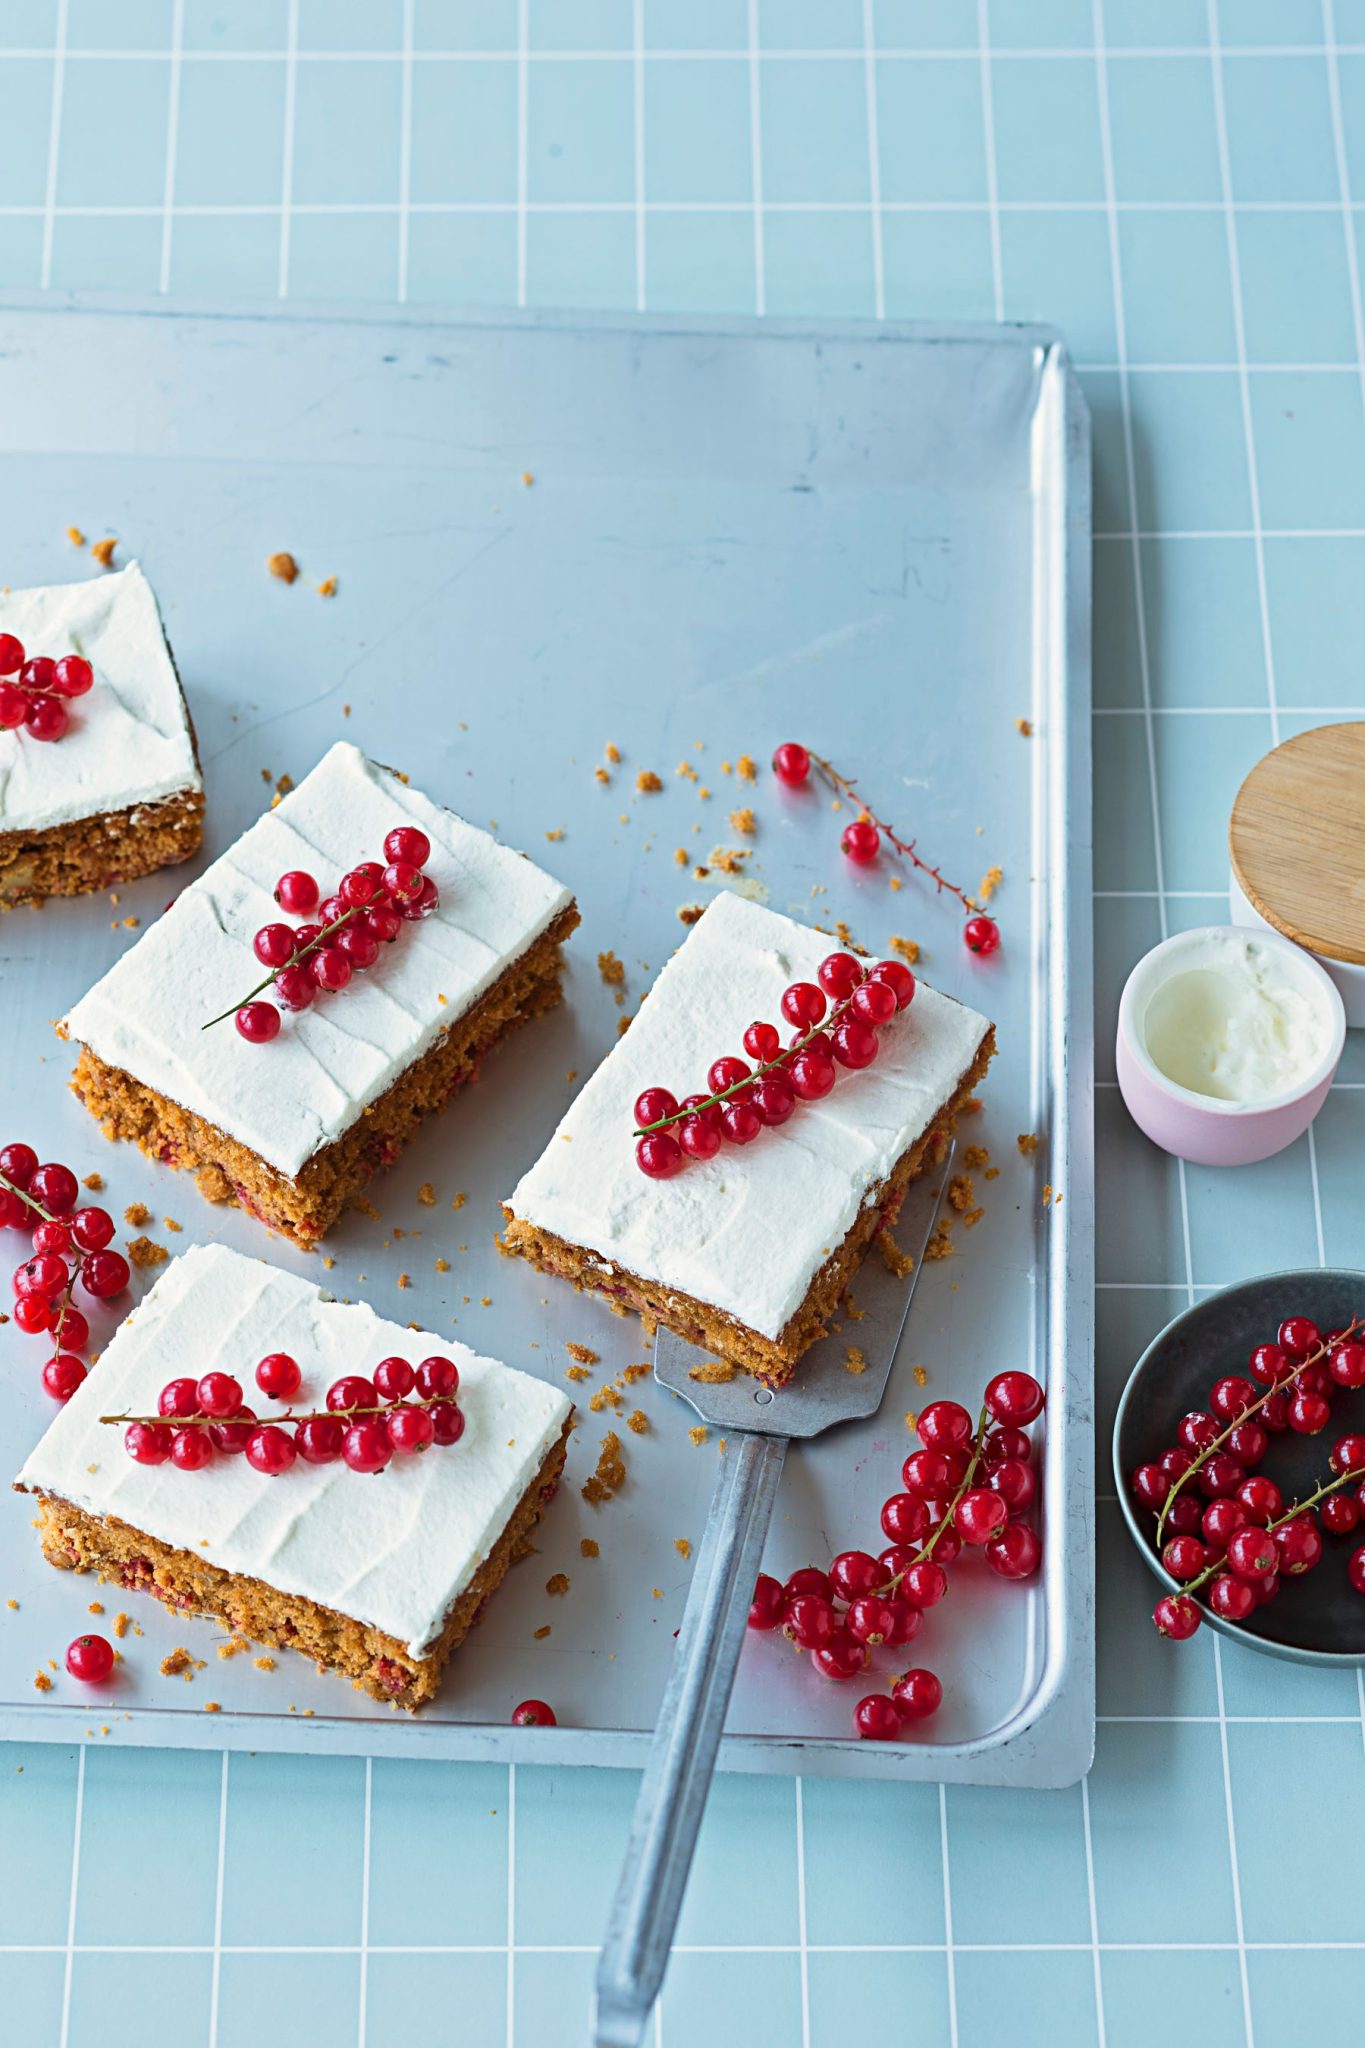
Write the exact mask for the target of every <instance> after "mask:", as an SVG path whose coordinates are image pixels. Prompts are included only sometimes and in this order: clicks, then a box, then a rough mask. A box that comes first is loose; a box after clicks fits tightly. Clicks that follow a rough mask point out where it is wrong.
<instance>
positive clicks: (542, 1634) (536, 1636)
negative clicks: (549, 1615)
mask: <svg viewBox="0 0 1365 2048" xmlns="http://www.w3.org/2000/svg"><path fill="white" fill-rule="evenodd" d="M549 1633H550V1624H549V1622H548V1621H547V1622H546V1623H545V1625H544V1627H543V1628H533V1629H532V1631H531V1637H532V1640H533V1641H534V1642H537V1643H543V1642H544V1640H545V1638H546V1636H547V1635H549Z"/></svg>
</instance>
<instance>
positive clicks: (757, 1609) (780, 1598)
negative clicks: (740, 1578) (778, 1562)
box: [749, 1572, 787, 1634]
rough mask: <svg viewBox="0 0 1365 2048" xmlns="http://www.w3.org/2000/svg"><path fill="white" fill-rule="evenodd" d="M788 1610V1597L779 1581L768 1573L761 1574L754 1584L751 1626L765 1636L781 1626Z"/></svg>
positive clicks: (750, 1615) (750, 1603) (751, 1603)
mask: <svg viewBox="0 0 1365 2048" xmlns="http://www.w3.org/2000/svg"><path fill="white" fill-rule="evenodd" d="M786 1610H787V1596H786V1594H785V1593H784V1592H783V1591H782V1587H781V1585H780V1584H779V1583H778V1581H777V1580H776V1579H774V1578H772V1577H770V1576H769V1574H768V1573H767V1572H760V1573H759V1575H758V1578H757V1579H756V1580H755V1582H754V1597H753V1599H752V1600H751V1601H750V1602H749V1626H750V1628H753V1629H760V1630H762V1631H763V1632H764V1633H765V1634H766V1633H767V1631H768V1630H770V1629H775V1628H777V1627H778V1625H779V1624H780V1622H781V1620H782V1617H783V1615H784V1614H785V1613H786Z"/></svg>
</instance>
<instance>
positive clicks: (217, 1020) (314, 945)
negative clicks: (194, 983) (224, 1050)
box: [199, 904, 365, 1031]
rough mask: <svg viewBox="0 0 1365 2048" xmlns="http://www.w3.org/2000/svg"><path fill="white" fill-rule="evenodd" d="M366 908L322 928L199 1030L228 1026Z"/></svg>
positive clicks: (357, 908)
mask: <svg viewBox="0 0 1365 2048" xmlns="http://www.w3.org/2000/svg"><path fill="white" fill-rule="evenodd" d="M364 907H365V906H364V905H363V904H355V905H353V906H352V907H351V909H350V910H345V911H343V912H342V914H341V916H340V917H337V918H333V920H332V922H331V924H325V925H324V926H323V927H322V930H321V931H320V932H319V933H318V935H317V937H316V938H315V939H310V940H309V941H308V944H307V945H306V946H300V947H299V949H298V951H297V952H296V953H291V954H290V955H289V958H288V959H287V960H284V961H281V963H280V965H279V966H278V967H276V968H275V969H274V970H273V972H271V973H270V974H267V976H266V978H265V980H264V981H258V982H257V984H256V986H255V988H253V989H250V990H249V991H248V992H247V994H246V995H244V996H243V997H242V999H241V1001H240V1002H238V1003H234V1004H233V1005H232V1008H231V1009H230V1010H224V1011H223V1013H222V1015H221V1016H218V1017H210V1018H209V1021H208V1023H207V1024H201V1025H200V1026H199V1029H200V1030H201V1031H212V1029H213V1027H214V1025H215V1024H226V1022H227V1020H228V1018H229V1017H235V1016H236V1015H237V1012H238V1011H239V1010H240V1009H244V1008H245V1006H246V1005H247V1004H248V1003H250V1002H254V1001H255V999H256V997H257V996H258V995H260V993H261V991H262V989H267V988H273V987H274V986H275V983H276V982H277V981H278V980H279V978H280V976H281V975H282V974H283V973H284V970H285V968H286V967H297V966H298V964H299V962H300V961H301V960H306V959H307V958H308V955H309V954H310V953H315V952H316V951H317V949H318V947H319V946H323V945H325V944H326V943H327V941H328V940H329V939H330V938H331V936H332V933H333V932H339V931H340V930H341V928H342V926H343V925H347V924H349V923H350V922H351V919H352V918H353V917H359V915H360V913H361V910H362V909H363V908H364Z"/></svg>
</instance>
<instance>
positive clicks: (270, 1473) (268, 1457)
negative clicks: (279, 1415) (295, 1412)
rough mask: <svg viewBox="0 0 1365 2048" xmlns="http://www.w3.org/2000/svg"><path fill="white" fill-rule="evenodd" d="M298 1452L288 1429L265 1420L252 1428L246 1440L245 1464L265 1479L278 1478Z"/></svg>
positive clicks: (286, 1469)
mask: <svg viewBox="0 0 1365 2048" xmlns="http://www.w3.org/2000/svg"><path fill="white" fill-rule="evenodd" d="M298 1454H299V1450H298V1445H297V1444H296V1443H295V1442H294V1439H293V1437H292V1436H291V1435H290V1434H289V1431H288V1430H287V1429H280V1428H279V1427H278V1426H277V1425H276V1424H275V1423H270V1422H267V1423H264V1424H263V1425H262V1426H261V1428H259V1429H253V1430H252V1432H251V1434H250V1436H249V1437H248V1438H247V1440H246V1461H247V1464H248V1465H250V1466H251V1467H252V1468H253V1470H254V1471H257V1472H260V1473H263V1474H264V1476H265V1477H266V1478H267V1479H278V1478H279V1476H280V1474H281V1473H282V1472H287V1471H288V1470H289V1467H290V1466H291V1465H292V1464H293V1462H294V1460H295V1458H297V1456H298Z"/></svg>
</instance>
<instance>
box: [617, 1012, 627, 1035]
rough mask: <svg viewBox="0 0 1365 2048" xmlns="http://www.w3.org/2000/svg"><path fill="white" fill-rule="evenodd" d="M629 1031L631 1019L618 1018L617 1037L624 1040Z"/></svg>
mask: <svg viewBox="0 0 1365 2048" xmlns="http://www.w3.org/2000/svg"><path fill="white" fill-rule="evenodd" d="M629 1029H630V1019H629V1017H618V1018H617V1020H616V1036H617V1037H618V1038H624V1037H625V1035H626V1033H627V1032H628V1031H629Z"/></svg>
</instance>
